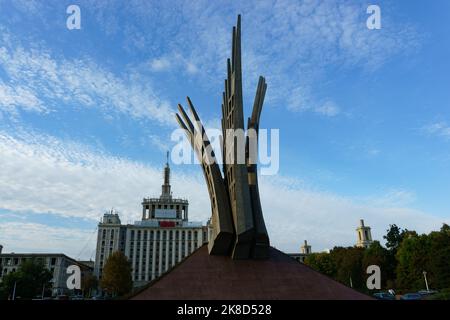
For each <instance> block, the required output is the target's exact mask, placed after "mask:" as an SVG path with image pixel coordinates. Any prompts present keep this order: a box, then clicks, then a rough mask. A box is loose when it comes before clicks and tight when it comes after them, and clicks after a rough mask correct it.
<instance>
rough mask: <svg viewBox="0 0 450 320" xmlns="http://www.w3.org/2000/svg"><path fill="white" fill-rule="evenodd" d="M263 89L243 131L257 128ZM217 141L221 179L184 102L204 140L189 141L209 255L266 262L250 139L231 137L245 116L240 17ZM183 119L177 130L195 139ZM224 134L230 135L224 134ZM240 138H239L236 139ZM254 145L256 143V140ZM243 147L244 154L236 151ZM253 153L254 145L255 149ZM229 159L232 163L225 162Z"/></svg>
mask: <svg viewBox="0 0 450 320" xmlns="http://www.w3.org/2000/svg"><path fill="white" fill-rule="evenodd" d="M266 88H267V85H266V83H265V80H264V78H263V77H260V79H259V83H258V88H257V93H256V96H255V102H254V105H253V113H252V115H251V117H250V118H249V121H248V126H247V128H250V127H251V128H255V129H256V130H257V129H258V126H259V117H260V113H261V110H262V105H263V102H264V96H265V92H266ZM222 99H223V101H222V105H221V108H222V121H221V124H222V137H220V146H221V148H222V156H223V177H222V173H221V172H220V169H219V166H218V164H217V163H216V162H215V161H214V162H213V163H211V162H210V161H209V160H211V159H212V160H215V157H214V156H213V155H212V154H211V157H210V154H209V153H206V155H205V152H203V150H205V151H206V150H207V148H208V147H210V144H211V143H210V141H209V139H208V137H207V136H206V133H205V129H204V126H203V124H202V123H201V121H200V117H199V116H198V113H197V111H196V110H195V107H194V105H193V104H192V101H191V100H190V98H189V97H188V98H187V101H188V105H189V108H190V111H191V113H192V116H193V120H195V122H196V125H195V127H197V128H198V131H200V132H201V133H202V136H203V139H194V140H193V141H191V145H192V147H193V149H194V151H195V152H196V154H197V157H198V158H199V160H200V162H201V165H202V169H203V174H204V176H205V179H206V182H207V187H208V191H209V196H210V200H211V210H212V215H211V222H210V228H211V234H212V236H211V238H210V242H209V245H208V250H209V253H210V254H219V255H229V254H230V249H231V256H232V258H233V259H249V258H257V259H260V258H267V257H268V252H269V237H268V235H267V230H266V228H265V224H264V218H263V216H262V209H261V203H260V198H259V191H258V180H257V177H256V164H252V163H250V161H249V158H248V157H249V156H248V148H249V137H248V136H247V137H245V136H242V138H245V139H246V141H243V143H244V145H243V146H241V144H239V145H238V147H236V146H235V137H236V134H237V135H239V131H240V130H242V132H243V130H244V112H243V103H242V101H243V99H242V66H241V17H240V15H239V16H238V19H237V24H236V26H235V27H233V34H232V50H231V59H230V58H229V59H227V79H226V80H225V83H224V91H223V93H222ZM178 109H179V110H180V114H181V116H182V117H183V118H184V121H183V120H182V118H181V117H180V116H179V115H178V114H177V121H178V123H179V124H180V126H181V127H182V128H183V129H185V130H186V132H187V133H188V132H189V133H190V135H191V136H192V135H194V136H195V135H196V130H195V127H194V125H193V124H192V122H191V120H190V118H189V117H188V116H187V114H186V113H185V111H184V109H183V108H182V107H181V106H180V105H179V107H178ZM228 129H230V130H231V133H232V134H231V135H230V136H229V135H228ZM238 139H239V138H238ZM256 142H257V141H256ZM240 148H242V149H243V150H240ZM256 149H257V145H256ZM240 154H244V155H245V158H244V159H243V160H244V162H243V163H238V161H239V160H240V159H238V156H239V155H240ZM229 158H231V159H229Z"/></svg>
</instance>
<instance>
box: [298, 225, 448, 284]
mask: <svg viewBox="0 0 450 320" xmlns="http://www.w3.org/2000/svg"><path fill="white" fill-rule="evenodd" d="M383 238H384V239H385V240H386V247H383V246H382V245H381V244H380V242H378V241H374V242H373V243H372V244H371V245H370V247H368V248H366V249H364V248H356V247H347V248H343V247H335V248H334V249H333V250H331V252H330V253H329V254H328V253H314V254H311V255H309V256H308V257H307V258H306V260H305V263H306V264H307V265H309V266H311V267H312V268H313V269H315V270H317V271H319V272H321V273H324V274H326V275H328V276H330V277H332V278H334V279H335V280H337V281H339V282H341V283H343V284H345V285H350V279H351V282H352V284H353V288H355V289H358V290H361V291H367V288H366V279H367V277H368V274H367V273H366V270H367V267H368V266H370V265H377V266H379V267H380V270H381V286H382V289H391V288H393V289H396V291H397V292H398V291H400V292H401V291H417V290H422V289H425V287H426V286H425V280H424V274H423V272H424V271H426V276H427V280H428V284H429V288H430V289H444V288H450V226H448V225H447V224H444V225H443V226H442V228H441V230H440V231H434V232H431V233H430V234H423V235H418V234H417V232H415V231H410V230H407V229H401V228H399V227H398V226H396V225H395V224H394V225H390V226H389V229H388V230H387V231H386V235H385V236H384V237H383Z"/></svg>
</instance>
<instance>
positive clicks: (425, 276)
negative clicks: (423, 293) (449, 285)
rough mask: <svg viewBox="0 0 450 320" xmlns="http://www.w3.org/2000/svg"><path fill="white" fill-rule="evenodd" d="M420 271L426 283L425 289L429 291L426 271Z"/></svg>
mask: <svg viewBox="0 0 450 320" xmlns="http://www.w3.org/2000/svg"><path fill="white" fill-rule="evenodd" d="M422 273H423V277H424V279H425V285H426V287H427V291H430V289H429V288H428V281H427V272H426V271H423V272H422Z"/></svg>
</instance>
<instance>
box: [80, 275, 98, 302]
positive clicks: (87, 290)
mask: <svg viewBox="0 0 450 320" xmlns="http://www.w3.org/2000/svg"><path fill="white" fill-rule="evenodd" d="M97 287H98V279H97V277H96V276H94V275H93V274H87V275H85V276H83V278H82V279H81V290H82V291H83V295H84V296H86V297H90V296H92V291H93V290H95V289H97Z"/></svg>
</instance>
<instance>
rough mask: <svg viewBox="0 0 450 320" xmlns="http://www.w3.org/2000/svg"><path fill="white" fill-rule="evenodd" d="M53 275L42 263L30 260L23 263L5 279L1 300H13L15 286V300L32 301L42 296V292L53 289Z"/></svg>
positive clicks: (0, 293)
mask: <svg viewBox="0 0 450 320" xmlns="http://www.w3.org/2000/svg"><path fill="white" fill-rule="evenodd" d="M52 277H53V274H52V272H51V271H50V270H48V269H47V268H46V267H45V265H44V263H43V262H42V261H39V260H36V259H28V260H25V261H24V262H22V264H21V265H20V267H19V269H18V270H17V271H16V272H12V273H9V274H7V275H5V276H4V277H3V280H2V283H1V285H0V296H1V297H0V298H1V299H9V298H12V294H13V291H14V285H15V286H16V290H15V298H21V299H32V298H35V297H36V296H41V294H42V290H43V289H44V290H45V288H47V289H49V288H51V287H52V283H51V282H50V280H51V279H52Z"/></svg>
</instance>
